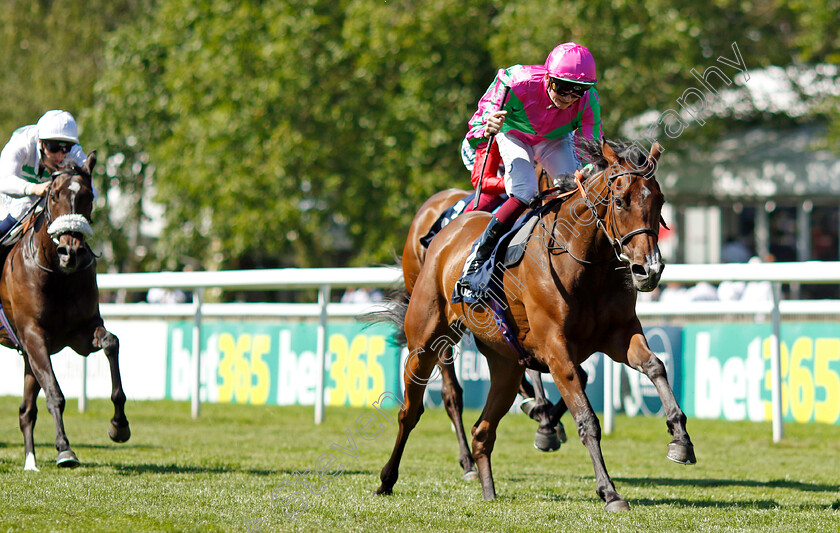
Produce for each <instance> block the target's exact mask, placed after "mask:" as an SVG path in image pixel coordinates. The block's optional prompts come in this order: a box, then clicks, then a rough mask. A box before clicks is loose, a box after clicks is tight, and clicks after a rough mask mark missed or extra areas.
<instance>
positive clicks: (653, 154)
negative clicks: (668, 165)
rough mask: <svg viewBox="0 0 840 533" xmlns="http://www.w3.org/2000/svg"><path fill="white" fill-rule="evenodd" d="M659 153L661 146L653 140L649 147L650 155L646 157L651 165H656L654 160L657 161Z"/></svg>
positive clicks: (660, 153) (660, 152)
mask: <svg viewBox="0 0 840 533" xmlns="http://www.w3.org/2000/svg"><path fill="white" fill-rule="evenodd" d="M660 155H662V146H660V144H659V143H658V142H655V143H653V146H651V147H650V157H648V161H649V162H650V165H651V166H652V167H656V162H657V161H659V156H660Z"/></svg>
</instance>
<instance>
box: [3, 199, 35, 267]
mask: <svg viewBox="0 0 840 533" xmlns="http://www.w3.org/2000/svg"><path fill="white" fill-rule="evenodd" d="M43 210H44V208H43V207H41V206H38V207H37V208H35V209H30V210H29V211H27V212H26V214H25V215H24V216H23V219H22V220H20V221H18V223H17V224H15V225H14V226H12V229H10V230H9V231H8V233H6V235H4V236H2V237H0V250H2V253H3V254H4V255H5V254H6V253H8V251H9V250H11V248H12V246H14V244H15V243H16V242H18V241H19V240H20V238H21V237H23V234H24V233H26V230H28V229H29V228H30V227H31V226H32V225H33V224H35V220H36V219H37V218H38V215H39V214H41V212H42V211H43ZM3 259H5V257H3ZM0 264H2V262H0Z"/></svg>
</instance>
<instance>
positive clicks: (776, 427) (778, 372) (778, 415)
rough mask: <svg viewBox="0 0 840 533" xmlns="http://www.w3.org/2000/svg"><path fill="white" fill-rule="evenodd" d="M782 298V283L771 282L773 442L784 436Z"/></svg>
mask: <svg viewBox="0 0 840 533" xmlns="http://www.w3.org/2000/svg"><path fill="white" fill-rule="evenodd" d="M781 299H782V284H781V283H778V282H776V283H773V312H772V314H771V317H772V318H771V320H772V322H773V335H772V337H771V338H770V372H771V377H772V379H773V392H772V394H773V442H780V441H781V440H782V437H784V436H785V426H784V420H782V357H781V353H782V352H781V342H782V341H781V338H782V318H781V317H782V314H781V313H780V312H779V301H780V300H781Z"/></svg>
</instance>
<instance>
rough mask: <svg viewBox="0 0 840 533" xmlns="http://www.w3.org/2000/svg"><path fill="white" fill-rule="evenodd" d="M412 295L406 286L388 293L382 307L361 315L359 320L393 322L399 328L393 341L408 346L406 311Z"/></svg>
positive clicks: (376, 322)
mask: <svg viewBox="0 0 840 533" xmlns="http://www.w3.org/2000/svg"><path fill="white" fill-rule="evenodd" d="M409 298H411V295H410V294H408V291H407V290H406V289H405V288H402V289H396V290H394V291H392V292H391V293H389V294H388V297H387V298H385V301H384V302H382V305H381V306H379V307H380V308H379V309H378V310H376V311H371V312H369V313H365V314H363V315H361V316H359V320H361V321H362V322H367V323H368V324H392V325H393V326H394V327H396V328H397V331H396V333H394V337H393V342H394V344H396V345H397V346H406V345H407V344H408V339H406V336H405V313H406V311H408V300H409Z"/></svg>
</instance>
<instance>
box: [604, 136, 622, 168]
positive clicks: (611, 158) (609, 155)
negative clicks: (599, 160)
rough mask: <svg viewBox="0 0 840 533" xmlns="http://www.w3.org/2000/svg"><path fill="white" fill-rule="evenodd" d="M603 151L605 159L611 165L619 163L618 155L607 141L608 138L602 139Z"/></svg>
mask: <svg viewBox="0 0 840 533" xmlns="http://www.w3.org/2000/svg"><path fill="white" fill-rule="evenodd" d="M601 153H602V154H603V155H604V159H606V160H607V163H609V166H612V165H617V164H618V156H617V155H616V154H615V152H614V151H613V149H612V147H611V146H610V145H609V144H608V143H607V139H604V140H602V141H601Z"/></svg>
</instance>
